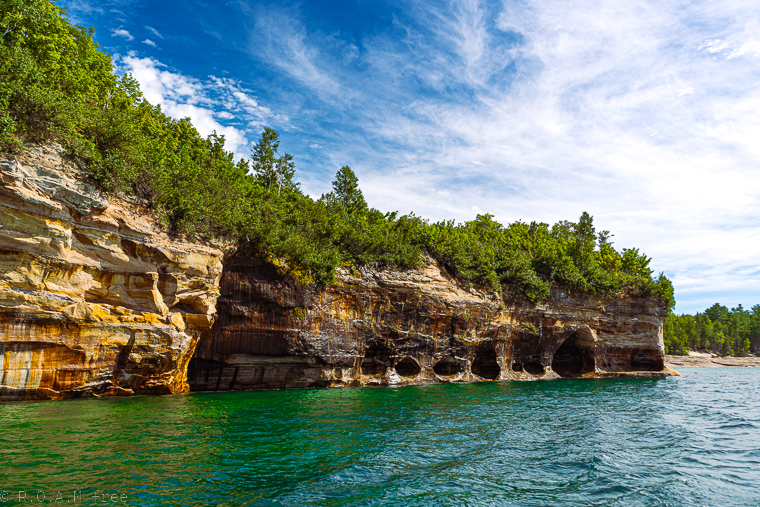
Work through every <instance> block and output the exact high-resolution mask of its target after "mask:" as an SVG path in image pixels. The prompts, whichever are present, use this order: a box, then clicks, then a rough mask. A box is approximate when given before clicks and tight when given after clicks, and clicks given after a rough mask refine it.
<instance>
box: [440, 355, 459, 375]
mask: <svg viewBox="0 0 760 507" xmlns="http://www.w3.org/2000/svg"><path fill="white" fill-rule="evenodd" d="M433 371H434V372H435V373H436V375H441V376H442V377H451V376H453V375H459V374H460V373H464V362H462V361H457V360H456V359H452V358H450V357H445V358H443V359H441V360H440V361H438V362H437V363H435V366H433Z"/></svg>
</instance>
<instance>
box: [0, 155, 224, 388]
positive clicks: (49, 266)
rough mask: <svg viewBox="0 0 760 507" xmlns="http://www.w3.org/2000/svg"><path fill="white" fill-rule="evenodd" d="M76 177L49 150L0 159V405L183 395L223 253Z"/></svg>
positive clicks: (209, 318)
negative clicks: (169, 230) (174, 234)
mask: <svg viewBox="0 0 760 507" xmlns="http://www.w3.org/2000/svg"><path fill="white" fill-rule="evenodd" d="M78 173H79V171H78V170H77V168H76V166H74V165H73V164H71V163H69V162H67V161H65V160H64V159H63V158H62V156H61V151H60V149H57V148H56V147H55V146H51V145H46V146H42V147H36V148H31V149H29V150H28V151H27V152H25V153H24V154H23V155H22V156H19V157H14V158H6V159H0V400H18V399H29V398H64V397H78V396H88V395H104V394H110V395H115V394H133V393H178V392H183V391H187V390H188V384H187V376H186V373H187V365H188V362H189V361H190V358H191V356H192V354H193V351H194V350H195V345H196V343H197V341H198V338H199V336H200V334H201V332H202V331H204V330H208V329H209V328H210V327H211V324H212V323H213V316H214V312H215V308H216V306H215V305H216V299H217V297H218V295H219V290H218V287H219V278H220V276H221V274H222V265H223V252H222V250H221V248H216V247H212V246H206V245H200V244H194V243H187V242H185V241H182V240H179V239H176V238H171V237H169V236H167V235H166V234H163V233H160V232H159V231H161V230H162V228H161V227H160V226H159V225H158V224H157V223H156V222H155V220H154V217H153V216H152V215H151V214H150V213H148V212H147V211H146V210H145V209H144V208H141V207H140V206H139V205H136V204H134V203H131V202H128V201H125V200H123V199H119V198H117V197H114V196H110V195H109V196H105V195H103V194H101V192H99V191H98V190H97V189H96V187H95V186H94V185H92V184H88V183H87V182H85V181H82V180H81V179H80V178H79V177H78Z"/></svg>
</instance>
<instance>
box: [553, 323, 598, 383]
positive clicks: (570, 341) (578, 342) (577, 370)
mask: <svg viewBox="0 0 760 507" xmlns="http://www.w3.org/2000/svg"><path fill="white" fill-rule="evenodd" d="M592 347H593V337H591V336H585V334H582V333H579V332H576V333H573V334H572V335H571V336H570V337H569V338H567V339H566V340H565V341H564V342H562V345H560V347H559V348H558V349H557V351H556V352H555V353H554V357H553V358H552V369H553V370H554V372H555V373H556V374H557V375H559V376H560V377H565V378H573V377H579V376H581V375H583V374H584V373H587V372H589V371H592V370H593V358H592V355H591V354H592V350H593V349H592Z"/></svg>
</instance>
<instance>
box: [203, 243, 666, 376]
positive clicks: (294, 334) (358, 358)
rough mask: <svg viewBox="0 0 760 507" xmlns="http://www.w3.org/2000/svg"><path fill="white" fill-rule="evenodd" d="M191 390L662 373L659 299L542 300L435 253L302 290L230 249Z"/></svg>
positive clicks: (555, 296) (561, 294) (557, 296)
mask: <svg viewBox="0 0 760 507" xmlns="http://www.w3.org/2000/svg"><path fill="white" fill-rule="evenodd" d="M221 292H222V295H221V297H220V298H219V300H218V315H217V320H216V322H215V324H214V326H213V327H212V329H211V330H210V331H209V332H207V333H203V335H202V337H201V339H200V342H199V344H198V348H197V349H196V352H195V355H194V358H193V360H192V361H191V362H190V372H189V382H190V386H191V389H193V390H234V389H252V388H271V387H316V386H358V385H404V384H415V383H427V382H457V381H481V380H497V379H498V380H537V379H552V378H560V377H565V378H579V377H583V378H603V377H614V376H639V377H652V376H665V375H670V374H673V373H675V372H673V370H671V369H669V368H667V367H666V366H665V365H664V363H663V357H664V356H663V352H664V348H663V342H662V318H663V317H664V316H665V309H664V307H663V305H662V303H661V302H660V301H659V300H657V299H656V298H650V299H641V298H638V299H631V298H618V299H601V298H598V297H591V296H570V295H568V294H567V292H565V291H563V290H560V289H554V290H553V291H552V295H551V299H550V300H549V301H546V302H545V303H543V304H540V305H534V304H532V303H529V302H527V301H524V300H522V301H521V300H519V299H516V300H511V301H505V300H503V299H501V298H498V297H495V296H493V295H488V294H485V293H481V292H478V291H477V290H471V289H467V288H465V287H463V286H462V285H461V284H459V283H458V282H457V281H456V280H455V279H454V278H453V277H452V276H450V275H448V274H447V273H446V272H445V271H443V270H442V269H441V267H440V266H439V265H438V264H437V263H436V262H434V261H433V260H432V259H427V261H426V263H425V265H424V266H423V267H422V268H420V269H416V270H410V271H403V272H397V271H392V270H383V271H373V270H370V269H366V268H365V269H359V270H357V271H356V272H351V271H349V270H342V271H341V273H340V274H339V283H338V284H336V285H334V286H327V287H315V286H308V285H300V284H297V283H295V282H294V281H293V280H292V279H291V278H288V277H286V276H283V275H281V274H280V273H278V272H277V270H276V269H275V268H274V267H273V266H272V265H271V264H268V263H265V262H262V261H260V260H256V259H250V258H245V257H243V256H233V257H232V258H231V259H230V260H229V261H228V262H227V263H226V264H225V271H224V275H223V276H222V282H221Z"/></svg>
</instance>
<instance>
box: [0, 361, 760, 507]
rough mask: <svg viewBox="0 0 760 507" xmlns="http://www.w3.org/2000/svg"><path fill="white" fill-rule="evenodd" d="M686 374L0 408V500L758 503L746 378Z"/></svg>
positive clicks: (757, 445)
mask: <svg viewBox="0 0 760 507" xmlns="http://www.w3.org/2000/svg"><path fill="white" fill-rule="evenodd" d="M684 373H686V374H687V376H685V377H680V378H668V379H660V380H634V379H624V380H576V381H561V380H560V381H552V382H526V383H518V382H513V383H480V384H452V385H431V386H415V387H403V388H373V389H370V388H367V389H342V390H299V391H265V392H244V393H219V394H191V395H182V396H168V397H157V398H152V397H137V398H118V399H96V400H79V401H66V402H39V403H38V402H34V403H12V404H2V405H0V463H2V465H1V468H0V492H5V493H6V494H5V496H3V495H2V493H0V506H4V505H19V492H23V493H24V495H25V498H26V500H27V504H29V503H30V502H31V501H33V500H36V499H37V498H39V499H40V500H42V499H43V496H42V494H40V495H38V492H44V493H43V494H44V499H45V501H46V502H47V503H53V504H56V503H58V504H64V503H66V500H68V501H69V502H68V504H69V505H71V504H79V505H95V504H96V500H100V501H102V500H103V496H102V495H104V494H105V493H107V494H109V495H116V496H109V497H108V500H109V502H108V504H110V505H115V504H119V505H123V504H127V505H224V506H233V505H327V506H332V505H394V506H400V505H404V506H406V505H431V506H433V505H435V506H438V505H573V506H576V505H605V506H607V505H613V506H614V505H625V506H629V505H646V506H655V505H688V506H698V505H709V506H716V505H719V506H727V505H752V506H755V505H760V399H759V397H758V391H759V389H758V388H759V387H760V369H757V370H755V369H743V368H733V369H732V368H714V369H709V368H708V369H688V370H687V369H685V370H684ZM77 494H78V495H79V496H75V495H77ZM94 494H97V495H99V496H98V497H97V498H95V497H94V496H93V495H94ZM119 495H121V496H119ZM23 498H24V497H22V499H23ZM3 499H5V502H3ZM56 499H58V502H56ZM75 499H76V502H74V500H75ZM114 499H116V500H118V501H119V502H115V501H114ZM122 502H123V503H122ZM98 504H99V505H105V503H98Z"/></svg>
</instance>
